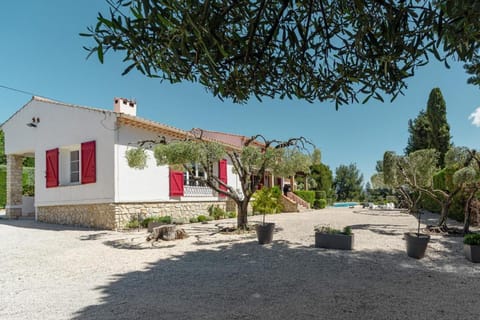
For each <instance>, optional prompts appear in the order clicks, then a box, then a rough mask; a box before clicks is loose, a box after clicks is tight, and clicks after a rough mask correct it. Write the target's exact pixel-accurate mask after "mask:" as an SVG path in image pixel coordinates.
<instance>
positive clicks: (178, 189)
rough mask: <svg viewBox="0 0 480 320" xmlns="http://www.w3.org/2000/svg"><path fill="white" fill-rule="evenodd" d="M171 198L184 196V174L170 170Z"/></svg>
mask: <svg viewBox="0 0 480 320" xmlns="http://www.w3.org/2000/svg"><path fill="white" fill-rule="evenodd" d="M170 196H172V197H178V196H183V172H182V171H172V170H170Z"/></svg>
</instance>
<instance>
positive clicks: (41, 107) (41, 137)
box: [2, 98, 115, 206]
mask: <svg viewBox="0 0 480 320" xmlns="http://www.w3.org/2000/svg"><path fill="white" fill-rule="evenodd" d="M34 119H35V123H33V120H34ZM37 119H38V120H39V121H37ZM29 124H34V125H35V126H29ZM2 130H3V131H4V133H5V154H7V155H8V154H16V155H25V156H31V155H34V156H35V206H48V205H63V204H87V203H106V202H113V201H114V182H113V181H114V166H113V165H112V164H113V163H114V145H113V142H114V133H115V114H114V113H111V112H102V111H98V110H96V109H89V108H83V107H72V106H67V105H62V104H59V103H53V102H49V101H48V100H43V99H40V98H34V99H32V100H31V101H30V102H29V103H27V104H26V105H25V106H24V107H23V108H22V109H20V110H19V111H18V112H17V113H16V114H15V115H13V116H12V117H11V118H10V119H9V120H7V121H6V122H5V123H4V124H3V126H2ZM92 140H93V141H96V152H97V153H96V158H97V163H96V169H97V170H96V171H97V172H96V175H97V176H96V178H97V179H96V180H97V181H96V183H92V184H85V185H82V184H76V185H75V184H72V185H71V184H68V185H67V184H62V182H64V181H62V173H63V172H64V170H62V169H64V168H65V167H64V162H62V148H69V147H72V146H79V145H80V144H81V143H82V142H86V141H92ZM54 148H59V149H60V153H61V154H60V161H61V162H60V164H59V166H60V185H59V186H58V187H55V188H46V156H45V155H46V151H47V150H50V149H54Z"/></svg>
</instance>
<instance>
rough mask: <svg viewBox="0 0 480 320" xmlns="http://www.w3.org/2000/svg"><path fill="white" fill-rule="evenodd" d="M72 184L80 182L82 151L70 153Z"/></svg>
mask: <svg viewBox="0 0 480 320" xmlns="http://www.w3.org/2000/svg"><path fill="white" fill-rule="evenodd" d="M70 182H71V183H78V182H80V151H79V150H75V151H70Z"/></svg>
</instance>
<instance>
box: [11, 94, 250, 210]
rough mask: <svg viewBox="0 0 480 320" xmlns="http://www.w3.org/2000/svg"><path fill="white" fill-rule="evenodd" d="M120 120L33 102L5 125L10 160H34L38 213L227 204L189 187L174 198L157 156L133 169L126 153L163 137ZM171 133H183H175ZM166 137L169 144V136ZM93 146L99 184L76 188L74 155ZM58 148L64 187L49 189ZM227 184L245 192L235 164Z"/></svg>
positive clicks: (117, 115) (92, 111) (86, 110)
mask: <svg viewBox="0 0 480 320" xmlns="http://www.w3.org/2000/svg"><path fill="white" fill-rule="evenodd" d="M117 107H118V106H117ZM128 107H129V108H131V107H130V106H128ZM135 112H136V104H135ZM120 115H121V114H120V113H118V112H113V111H106V110H101V109H94V108H86V107H80V106H74V105H68V104H64V103H59V102H55V101H50V100H47V99H43V98H38V97H34V98H33V99H32V100H31V101H30V102H29V103H27V104H26V105H25V106H24V107H23V108H22V109H20V110H19V111H18V112H17V113H15V114H14V115H13V116H12V117H11V118H10V119H8V120H7V121H6V122H5V123H4V124H3V125H2V130H3V131H4V133H5V154H7V155H23V156H32V155H34V157H35V207H44V206H57V205H87V204H101V203H104V204H108V203H132V202H169V201H177V202H178V201H218V200H225V198H219V197H218V196H217V195H216V193H214V192H212V191H211V190H206V191H205V190H203V191H202V190H201V188H197V189H195V190H194V191H196V192H197V193H195V192H191V193H190V194H189V192H187V191H189V190H190V189H191V188H190V189H189V188H188V187H187V186H185V191H186V194H185V195H184V196H183V197H170V188H169V168H168V166H157V165H156V160H155V159H154V156H153V152H149V157H148V166H147V168H145V169H143V170H138V169H134V168H130V167H129V166H128V164H127V160H126V158H125V152H126V151H127V150H128V149H129V148H132V147H135V146H137V143H138V142H139V141H143V140H155V139H158V137H159V133H158V132H156V131H155V130H154V129H152V130H148V129H147V128H145V127H135V126H134V125H129V124H125V123H122V124H120V122H119V118H120V117H121V116H120ZM129 119H130V121H132V123H135V121H138V122H141V123H153V122H148V121H147V120H141V119H139V120H136V119H137V118H136V117H135V116H133V115H130V118H129ZM154 124H155V123H154ZM156 125H159V126H160V124H156ZM150 129H151V128H150ZM172 130H174V131H175V130H177V132H178V131H180V130H178V129H175V128H172ZM167 131H168V129H167ZM174 131H172V132H174ZM174 133H175V132H174ZM173 135H174V134H173ZM161 136H165V137H166V138H167V140H168V139H170V137H169V136H168V135H167V134H162V135H161ZM88 141H95V143H96V153H95V157H96V160H95V161H96V181H95V182H94V183H88V184H81V183H80V182H76V183H72V182H71V179H72V178H71V177H72V172H73V169H72V162H75V161H74V158H73V156H74V154H72V152H73V153H75V152H77V153H78V150H79V149H80V146H81V144H82V143H84V142H88ZM57 148H58V149H59V157H58V166H59V179H58V180H59V185H58V186H55V187H50V188H47V187H46V175H47V173H46V167H47V163H46V162H47V160H46V152H47V150H52V149H57ZM76 165H80V164H76ZM216 170H218V168H217V169H216ZM227 179H228V184H229V185H231V186H232V187H233V188H235V189H240V188H241V187H240V183H239V180H238V177H237V175H236V174H234V172H233V171H232V165H231V164H230V163H228V164H227ZM195 194H196V195H197V196H196V195H195Z"/></svg>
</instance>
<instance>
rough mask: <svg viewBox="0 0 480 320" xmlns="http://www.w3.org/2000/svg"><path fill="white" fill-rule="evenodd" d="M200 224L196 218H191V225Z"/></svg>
mask: <svg viewBox="0 0 480 320" xmlns="http://www.w3.org/2000/svg"><path fill="white" fill-rule="evenodd" d="M196 222H198V219H197V218H196V217H192V218H190V223H196Z"/></svg>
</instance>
